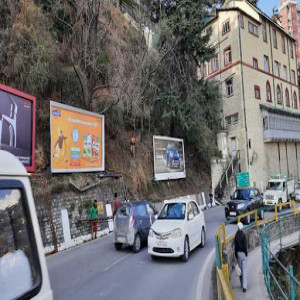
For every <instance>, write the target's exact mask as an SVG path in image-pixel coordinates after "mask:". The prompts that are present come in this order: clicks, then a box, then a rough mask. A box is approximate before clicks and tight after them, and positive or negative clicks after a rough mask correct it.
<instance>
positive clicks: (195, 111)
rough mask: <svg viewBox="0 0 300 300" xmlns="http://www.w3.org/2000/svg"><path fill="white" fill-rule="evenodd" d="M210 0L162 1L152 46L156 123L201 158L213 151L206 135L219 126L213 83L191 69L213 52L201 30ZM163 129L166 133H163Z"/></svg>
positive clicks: (217, 103)
mask: <svg viewBox="0 0 300 300" xmlns="http://www.w3.org/2000/svg"><path fill="white" fill-rule="evenodd" d="M210 4H211V3H210V1H202V0H197V1H195V0H177V1H165V2H164V7H163V11H162V15H161V20H160V24H161V25H160V29H161V31H160V41H159V45H158V49H160V50H159V53H160V56H161V57H162V58H163V59H162V61H161V64H160V66H159V68H158V70H157V72H156V73H155V79H154V81H155V82H156V83H157V85H158V87H159V89H158V93H157V95H156V96H155V98H154V118H155V116H156V115H157V116H159V117H156V118H155V122H156V124H155V125H156V126H155V127H157V128H159V130H161V131H163V133H164V134H169V135H171V136H176V135H181V136H182V135H183V136H184V137H185V138H186V140H187V141H188V142H189V143H190V144H192V145H194V147H195V149H196V151H197V153H198V154H199V155H201V156H202V157H203V158H204V159H205V160H206V161H208V158H209V157H210V154H211V153H212V151H214V143H212V140H211V137H212V135H213V133H214V132H215V131H217V130H218V129H219V124H220V122H219V121H220V120H219V117H220V114H219V109H220V95H219V90H218V84H217V83H214V82H208V81H207V82H204V81H203V80H198V79H197V78H196V68H197V67H199V66H201V64H202V63H203V62H204V61H207V60H209V59H210V58H211V57H212V55H213V54H214V52H215V49H214V47H212V46H210V45H209V34H204V33H203V30H204V28H205V23H204V22H203V20H204V19H205V18H204V17H205V16H206V15H207V7H208V6H209V5H210ZM166 131H167V132H166Z"/></svg>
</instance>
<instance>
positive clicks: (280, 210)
mask: <svg viewBox="0 0 300 300" xmlns="http://www.w3.org/2000/svg"><path fill="white" fill-rule="evenodd" d="M280 203H282V199H279V200H278V204H280ZM277 210H278V211H279V212H282V206H279V207H278V209H277Z"/></svg>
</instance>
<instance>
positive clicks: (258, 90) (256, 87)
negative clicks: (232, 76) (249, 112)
mask: <svg viewBox="0 0 300 300" xmlns="http://www.w3.org/2000/svg"><path fill="white" fill-rule="evenodd" d="M254 95H255V99H260V87H259V86H258V85H255V86H254Z"/></svg>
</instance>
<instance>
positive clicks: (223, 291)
mask: <svg viewBox="0 0 300 300" xmlns="http://www.w3.org/2000/svg"><path fill="white" fill-rule="evenodd" d="M281 206H290V207H292V208H293V211H292V212H288V213H285V214H283V215H282V216H281V217H279V216H278V207H281ZM273 209H274V216H271V217H269V218H267V219H264V220H258V215H259V212H260V211H261V210H264V211H270V210H273ZM249 215H250V216H251V215H254V217H255V222H254V223H253V224H250V225H248V226H245V227H244V230H246V231H247V230H249V229H251V228H254V227H256V228H258V227H259V226H262V225H263V226H265V227H264V229H263V230H262V234H263V232H266V231H268V232H267V234H266V236H264V237H262V236H261V245H264V246H265V245H266V248H264V250H262V251H264V253H263V255H262V257H263V259H262V261H263V270H264V274H265V281H266V280H270V278H269V279H268V277H267V279H266V275H267V274H269V276H272V275H271V274H270V272H272V270H271V267H270V266H269V263H270V257H272V258H273V256H274V257H275V255H274V254H272V252H270V251H269V250H270V241H271V240H272V241H273V240H276V238H275V236H274V237H273V238H272V237H271V236H270V232H273V231H272V230H270V226H275V225H274V224H276V225H277V226H278V228H281V225H282V224H281V222H282V220H288V218H291V217H292V218H294V219H295V220H297V221H296V223H297V224H298V225H297V226H298V227H297V228H298V229H297V230H298V236H299V243H300V210H297V209H296V204H295V201H292V202H287V203H280V204H276V205H275V206H274V207H262V208H259V209H257V210H253V211H250V212H247V213H245V214H242V215H239V216H238V217H237V218H233V219H232V220H231V221H229V222H226V224H230V223H233V222H237V221H238V222H239V221H241V220H244V219H245V218H246V217H247V216H249ZM277 220H278V222H276V221H277ZM226 224H225V223H222V224H220V225H219V226H218V228H217V231H216V234H215V254H216V268H217V285H218V295H219V293H220V295H219V296H220V298H219V299H223V300H234V294H233V290H232V287H231V284H230V280H229V267H230V266H228V264H227V263H226V262H225V263H224V258H223V250H225V249H226V248H227V246H228V244H229V243H230V242H231V241H232V240H233V239H234V235H231V236H229V237H227V236H226ZM266 224H267V225H266ZM267 228H269V229H267ZM289 230H290V228H288V230H287V229H285V230H281V229H280V230H279V234H278V239H279V241H280V247H281V248H282V246H283V244H282V239H283V237H285V236H286V235H287V234H288V232H289ZM268 234H269V235H268ZM264 241H266V243H264ZM263 243H264V244H263ZM262 248H263V246H262ZM281 248H280V249H281ZM274 259H275V258H274ZM277 260H278V259H277ZM267 262H268V265H267V264H266V263H267ZM285 270H286V271H287V269H286V268H285ZM292 272H293V268H290V271H288V276H290V278H292V280H291V283H290V294H291V295H295V291H294V287H295V286H296V287H300V286H299V285H298V283H299V282H298V280H297V279H296V278H295V277H294V275H293V273H292ZM272 274H273V273H272ZM273 275H274V274H273ZM291 276H292V277H291ZM274 279H275V280H276V281H277V279H276V278H275V276H274ZM267 282H268V281H266V284H267ZM277 283H278V281H277ZM275 284H276V283H275ZM278 284H279V283H278ZM269 287H270V288H272V287H273V285H271V281H270V285H269ZM267 289H268V285H267ZM281 289H282V288H281ZM291 289H293V292H291ZM270 297H271V299H278V298H275V297H272V296H270ZM279 299H281V298H279ZM283 299H292V300H295V299H296V298H295V297H294V298H284V297H283Z"/></svg>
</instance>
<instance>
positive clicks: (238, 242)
mask: <svg viewBox="0 0 300 300" xmlns="http://www.w3.org/2000/svg"><path fill="white" fill-rule="evenodd" d="M237 226H238V231H237V232H236V234H235V238H234V246H235V257H236V259H237V260H238V264H239V267H240V269H241V272H242V274H241V276H240V282H241V287H242V289H243V292H244V293H246V291H247V255H248V251H247V241H246V235H245V233H244V232H243V227H244V226H243V224H242V223H241V222H239V223H238V224H237Z"/></svg>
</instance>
